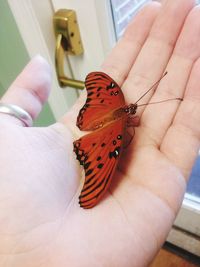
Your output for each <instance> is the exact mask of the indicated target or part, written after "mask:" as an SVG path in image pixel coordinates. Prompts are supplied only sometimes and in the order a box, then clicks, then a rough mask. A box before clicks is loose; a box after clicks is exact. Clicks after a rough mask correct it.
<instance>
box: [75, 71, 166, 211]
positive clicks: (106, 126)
mask: <svg viewBox="0 0 200 267" xmlns="http://www.w3.org/2000/svg"><path fill="white" fill-rule="evenodd" d="M165 75H166V73H165V74H164V75H163V76H162V77H161V79H162V78H163V77H164V76H165ZM161 79H160V80H161ZM160 80H159V81H160ZM159 81H157V82H156V83H155V84H154V85H153V86H152V87H151V88H150V89H149V90H148V91H146V92H145V94H143V95H142V96H141V97H140V98H139V99H138V101H139V100H140V99H141V98H142V97H143V96H144V95H146V94H147V93H148V92H149V91H150V90H151V89H152V88H153V87H154V86H155V85H156V84H157V83H158V82H159ZM85 86H86V90H87V99H86V102H85V104H84V106H83V107H82V108H81V110H80V111H79V114H78V117H77V123H76V125H77V126H78V128H79V129H80V130H84V131H91V133H89V134H86V135H84V136H83V137H81V138H80V139H78V140H76V141H74V143H73V146H74V152H75V153H76V158H77V159H78V161H79V163H80V165H82V166H83V168H84V172H85V181H84V185H83V188H82V190H81V194H80V196H79V204H80V206H81V207H82V208H85V209H89V208H92V207H94V206H95V205H96V204H97V203H98V202H99V200H100V199H101V198H102V196H103V195H104V194H105V192H106V191H107V189H108V188H109V185H110V183H111V180H112V178H113V176H114V173H115V170H116V168H117V165H118V162H119V159H120V156H121V153H122V149H123V146H124V143H125V134H126V131H127V126H128V121H129V119H130V118H132V117H134V114H135V113H136V111H137V107H138V105H137V102H138V101H136V102H135V104H130V105H126V103H125V99H124V95H123V93H122V90H121V89H120V87H119V86H118V84H117V83H116V82H115V81H114V80H113V79H112V78H111V77H109V76H108V75H107V74H105V73H103V72H91V73H89V74H88V75H87V77H86V79H85ZM160 102H163V101H160ZM140 106H141V105H140ZM133 126H134V125H133ZM135 126H136V125H135Z"/></svg>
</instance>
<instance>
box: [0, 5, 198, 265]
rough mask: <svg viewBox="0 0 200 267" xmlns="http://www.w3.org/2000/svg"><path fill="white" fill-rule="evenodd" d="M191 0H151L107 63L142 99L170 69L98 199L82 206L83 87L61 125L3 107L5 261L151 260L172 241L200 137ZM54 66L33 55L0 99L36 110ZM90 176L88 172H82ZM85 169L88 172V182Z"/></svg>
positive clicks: (0, 253) (0, 229)
mask: <svg viewBox="0 0 200 267" xmlns="http://www.w3.org/2000/svg"><path fill="white" fill-rule="evenodd" d="M194 2H195V1H192V0H176V1H174V0H167V1H164V2H163V3H162V5H160V4H158V3H151V4H149V5H148V6H146V7H145V8H144V9H143V10H142V11H141V12H140V13H139V14H138V15H137V17H136V18H135V19H134V21H132V22H131V23H130V25H129V26H128V28H127V30H126V32H125V34H124V36H123V38H122V39H121V40H120V41H119V42H118V44H117V45H116V47H115V48H114V49H113V50H112V51H111V53H110V55H109V56H108V57H107V59H106V60H105V62H104V63H103V65H102V67H101V70H103V71H104V72H106V73H107V74H108V75H110V76H111V77H112V78H113V79H114V80H116V82H117V83H118V84H119V85H120V86H121V88H122V90H123V92H124V95H125V98H126V101H127V103H134V102H135V101H136V100H137V99H138V98H139V96H141V95H142V93H143V92H144V91H146V90H147V89H148V88H149V87H150V86H151V85H152V84H153V83H154V82H155V81H157V80H158V79H159V78H160V77H161V75H162V73H164V71H165V69H167V71H168V74H167V75H166V76H165V78H164V79H163V80H162V81H161V82H160V84H159V86H158V87H157V90H156V91H154V92H153V91H152V92H151V93H149V94H148V95H147V96H146V97H145V99H143V100H142V102H141V103H146V102H148V101H159V100H164V99H167V98H173V97H183V98H184V101H183V102H180V101H171V102H165V103H161V104H157V105H149V106H144V107H141V108H138V111H137V115H138V116H139V117H140V126H139V127H137V128H136V132H135V136H134V140H133V142H132V143H131V145H130V146H129V147H128V148H127V149H126V150H125V151H124V154H123V155H122V157H121V161H120V165H119V170H118V171H117V172H116V174H115V176H114V178H113V181H112V184H111V187H110V189H109V191H108V193H107V194H106V196H105V197H104V198H103V199H102V201H101V202H100V203H99V205H97V206H96V207H95V208H93V209H90V210H84V209H81V208H80V207H79V205H78V196H79V193H80V190H81V187H82V182H83V171H82V168H81V167H80V166H79V163H78V161H77V160H76V159H75V155H74V153H73V152H72V151H73V146H72V142H73V141H74V140H75V139H77V138H79V137H80V136H81V134H84V133H82V132H80V131H79V130H78V129H77V127H76V126H75V121H76V116H77V113H78V111H79V109H80V108H81V107H82V105H83V104H84V102H85V93H84V94H83V95H82V96H81V97H80V99H79V100H78V101H77V102H76V104H75V105H74V107H73V108H72V109H71V111H69V112H68V113H67V114H66V115H65V116H64V117H63V118H61V119H60V121H59V122H57V123H56V124H54V125H51V126H49V127H45V128H42V127H41V128H31V127H30V128H25V127H23V125H22V124H21V122H20V121H19V120H17V119H15V118H13V117H12V116H9V115H5V114H0V127H1V131H0V147H1V150H0V169H1V179H0V266H1V267H11V266H12V267H18V266H20V267H43V266H45V267H57V266H59V267H64V266H65V267H66V266H73V267H86V266H94V267H112V266H113V267H121V266H123V267H134V266H137V267H143V266H148V265H149V263H150V262H151V260H152V259H153V258H154V257H155V255H156V253H157V252H158V250H159V248H160V247H161V245H162V244H163V242H164V241H165V239H166V237H167V235H168V233H169V231H170V228H171V226H172V224H173V221H174V219H175V217H176V214H177V212H178V210H179V208H180V205H181V202H182V199H183V195H184V192H185V188H186V182H187V180H188V177H189V174H190V172H191V168H192V166H193V163H194V161H195V158H196V156H197V153H198V149H199V141H200V116H199V114H200V89H199V77H200V59H199V56H200V9H199V7H194V5H195V4H194ZM50 81H51V74H50V69H49V66H48V64H47V63H46V61H45V60H44V59H42V58H41V57H39V56H38V57H36V58H34V59H33V60H32V61H31V62H30V63H29V64H28V66H27V67H26V68H25V69H24V71H23V72H22V73H21V74H20V75H19V76H18V78H17V79H16V80H15V81H14V83H13V84H12V85H11V87H10V88H9V89H8V91H7V93H6V94H5V95H4V96H3V98H2V99H1V101H2V102H4V103H13V104H16V105H19V106H20V107H22V108H24V109H25V110H27V111H28V112H29V113H30V114H31V116H32V117H33V119H35V118H36V117H37V115H38V113H39V112H40V110H41V108H42V106H43V103H44V102H45V101H46V100H47V97H48V94H49V91H50ZM81 177H82V178H81ZM80 179H81V182H80Z"/></svg>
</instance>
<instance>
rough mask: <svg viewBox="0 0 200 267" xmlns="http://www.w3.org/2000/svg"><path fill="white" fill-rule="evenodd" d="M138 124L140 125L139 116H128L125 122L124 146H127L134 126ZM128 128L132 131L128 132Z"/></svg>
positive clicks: (131, 137)
mask: <svg viewBox="0 0 200 267" xmlns="http://www.w3.org/2000/svg"><path fill="white" fill-rule="evenodd" d="M139 125H140V118H139V116H134V117H128V119H127V122H126V126H127V131H126V135H125V143H124V148H127V147H128V146H129V145H130V143H131V142H132V140H133V137H134V135H135V127H138V126H139ZM129 129H131V130H132V131H131V132H130V131H129Z"/></svg>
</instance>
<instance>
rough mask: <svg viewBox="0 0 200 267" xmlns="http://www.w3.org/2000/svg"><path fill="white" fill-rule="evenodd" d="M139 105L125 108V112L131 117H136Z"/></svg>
mask: <svg viewBox="0 0 200 267" xmlns="http://www.w3.org/2000/svg"><path fill="white" fill-rule="evenodd" d="M137 107H138V105H137V104H130V105H128V106H126V107H125V108H124V111H125V112H126V113H127V114H129V115H134V114H135V113H136V111H137Z"/></svg>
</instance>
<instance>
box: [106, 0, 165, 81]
mask: <svg viewBox="0 0 200 267" xmlns="http://www.w3.org/2000/svg"><path fill="white" fill-rule="evenodd" d="M159 10H160V4H159V3H156V2H153V3H150V4H148V5H146V6H145V7H144V8H143V9H142V10H141V11H140V12H139V13H138V14H137V15H136V16H135V17H134V19H133V20H132V22H131V23H130V24H129V25H128V27H127V29H126V31H125V33H124V35H123V36H122V38H121V39H120V40H119V41H118V43H117V44H116V46H115V47H114V48H113V49H112V51H111V53H110V55H109V56H108V57H107V58H106V60H105V61H104V63H103V65H102V71H104V72H105V73H107V74H108V75H110V76H111V77H112V78H113V79H114V80H115V81H116V82H117V83H118V84H119V85H120V86H121V85H122V83H123V81H124V80H125V78H126V77H127V75H128V73H129V71H130V69H131V67H132V65H133V64H134V61H135V60H136V58H137V56H138V54H139V52H140V50H141V47H142V46H143V44H144V42H145V40H146V38H147V36H148V34H149V31H150V29H151V26H152V24H153V22H154V20H155V18H156V16H157V15H158V13H159Z"/></svg>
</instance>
